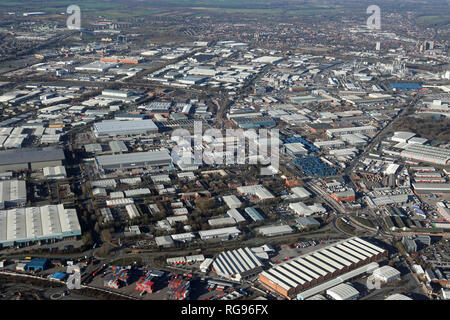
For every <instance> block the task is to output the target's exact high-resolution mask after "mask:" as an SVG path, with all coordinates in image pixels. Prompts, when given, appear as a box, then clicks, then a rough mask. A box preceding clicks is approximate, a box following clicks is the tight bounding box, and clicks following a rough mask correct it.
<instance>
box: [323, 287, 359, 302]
mask: <svg viewBox="0 0 450 320" xmlns="http://www.w3.org/2000/svg"><path fill="white" fill-rule="evenodd" d="M327 296H328V297H330V298H332V299H333V300H357V299H358V297H359V292H358V290H356V289H355V288H354V287H352V286H351V285H349V284H347V283H341V284H339V285H337V286H336V287H333V288H331V289H328V290H327Z"/></svg>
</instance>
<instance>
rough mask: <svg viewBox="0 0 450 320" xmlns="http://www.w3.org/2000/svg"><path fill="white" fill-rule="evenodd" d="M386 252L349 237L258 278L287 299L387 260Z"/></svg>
mask: <svg viewBox="0 0 450 320" xmlns="http://www.w3.org/2000/svg"><path fill="white" fill-rule="evenodd" d="M387 254H388V252H387V251H386V250H384V249H382V248H379V247H377V246H375V245H373V244H371V243H369V242H367V241H365V240H363V239H361V238H358V237H352V238H349V239H345V240H342V241H339V242H336V243H333V244H332V245H329V246H327V247H325V248H322V249H319V250H316V251H313V252H310V253H307V254H304V255H301V256H299V257H297V258H294V259H291V260H289V261H286V262H283V263H280V264H278V265H276V266H274V267H272V268H270V269H268V270H267V271H263V272H262V273H261V274H260V275H259V281H260V282H261V284H262V285H263V286H264V287H265V288H267V289H268V290H270V291H272V292H276V293H278V294H280V295H282V296H284V297H286V298H288V299H290V298H291V297H293V296H295V294H297V293H299V292H300V291H303V290H305V289H306V288H309V287H313V286H315V285H318V284H320V283H322V282H324V281H325V280H328V279H330V278H334V277H337V276H339V275H341V274H343V273H346V272H349V271H350V270H353V269H356V268H358V267H360V266H362V265H366V264H368V263H370V262H373V261H375V260H378V259H380V258H382V257H385V256H387Z"/></svg>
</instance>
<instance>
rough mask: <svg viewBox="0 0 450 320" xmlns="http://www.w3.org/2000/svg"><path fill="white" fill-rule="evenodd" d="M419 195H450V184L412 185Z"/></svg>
mask: <svg viewBox="0 0 450 320" xmlns="http://www.w3.org/2000/svg"><path fill="white" fill-rule="evenodd" d="M412 187H413V189H414V191H415V192H416V193H418V194H450V183H412Z"/></svg>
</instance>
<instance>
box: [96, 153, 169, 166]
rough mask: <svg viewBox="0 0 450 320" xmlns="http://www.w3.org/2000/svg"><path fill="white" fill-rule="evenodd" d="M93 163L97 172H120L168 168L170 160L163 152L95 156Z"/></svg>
mask: <svg viewBox="0 0 450 320" xmlns="http://www.w3.org/2000/svg"><path fill="white" fill-rule="evenodd" d="M95 163H96V165H97V167H98V169H99V170H122V169H133V168H148V167H162V166H168V165H170V164H171V163H172V158H171V157H170V155H169V152H168V151H166V150H164V151H149V152H135V153H126V154H117V155H105V156H96V157H95Z"/></svg>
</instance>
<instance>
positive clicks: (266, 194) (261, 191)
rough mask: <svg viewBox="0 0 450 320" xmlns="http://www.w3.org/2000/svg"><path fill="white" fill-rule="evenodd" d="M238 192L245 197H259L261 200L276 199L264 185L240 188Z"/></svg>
mask: <svg viewBox="0 0 450 320" xmlns="http://www.w3.org/2000/svg"><path fill="white" fill-rule="evenodd" d="M237 191H238V192H239V193H240V194H243V195H252V196H255V197H258V199H260V200H268V199H273V198H275V197H274V195H273V194H272V193H271V192H270V191H269V190H267V189H266V188H265V187H264V186H263V185H260V184H258V185H251V186H242V187H238V188H237Z"/></svg>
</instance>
